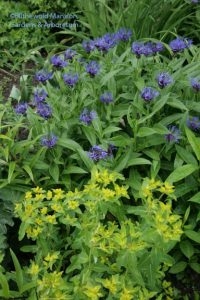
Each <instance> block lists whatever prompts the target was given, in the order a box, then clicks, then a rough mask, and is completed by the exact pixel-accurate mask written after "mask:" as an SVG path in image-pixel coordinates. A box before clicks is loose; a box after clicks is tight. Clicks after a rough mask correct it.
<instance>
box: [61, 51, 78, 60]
mask: <svg viewBox="0 0 200 300" xmlns="http://www.w3.org/2000/svg"><path fill="white" fill-rule="evenodd" d="M64 55H65V59H69V60H72V59H73V57H74V56H75V55H76V51H75V50H72V49H67V50H66V51H65V54H64Z"/></svg>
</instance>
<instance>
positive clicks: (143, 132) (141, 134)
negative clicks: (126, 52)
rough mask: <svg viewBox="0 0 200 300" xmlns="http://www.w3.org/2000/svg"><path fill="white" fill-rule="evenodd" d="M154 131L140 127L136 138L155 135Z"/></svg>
mask: <svg viewBox="0 0 200 300" xmlns="http://www.w3.org/2000/svg"><path fill="white" fill-rule="evenodd" d="M155 133H156V132H155V130H154V129H153V128H149V127H141V128H140V129H139V131H138V133H137V136H138V137H144V136H149V135H152V134H155Z"/></svg>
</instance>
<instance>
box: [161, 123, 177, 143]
mask: <svg viewBox="0 0 200 300" xmlns="http://www.w3.org/2000/svg"><path fill="white" fill-rule="evenodd" d="M168 130H169V133H167V134H165V139H166V141H167V142H169V143H170V142H175V143H178V142H179V140H180V138H181V137H180V130H179V129H178V128H177V127H176V126H172V125H171V126H168Z"/></svg>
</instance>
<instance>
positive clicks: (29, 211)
mask: <svg viewBox="0 0 200 300" xmlns="http://www.w3.org/2000/svg"><path fill="white" fill-rule="evenodd" d="M32 212H33V205H32V204H28V205H26V207H25V212H24V214H25V216H26V217H29V216H31V214H32Z"/></svg>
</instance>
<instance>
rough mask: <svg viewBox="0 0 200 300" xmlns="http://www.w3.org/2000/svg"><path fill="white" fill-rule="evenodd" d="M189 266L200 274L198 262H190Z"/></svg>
mask: <svg viewBox="0 0 200 300" xmlns="http://www.w3.org/2000/svg"><path fill="white" fill-rule="evenodd" d="M190 267H191V268H192V269H193V270H194V271H195V272H197V273H199V274H200V264H198V263H196V262H194V263H190Z"/></svg>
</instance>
